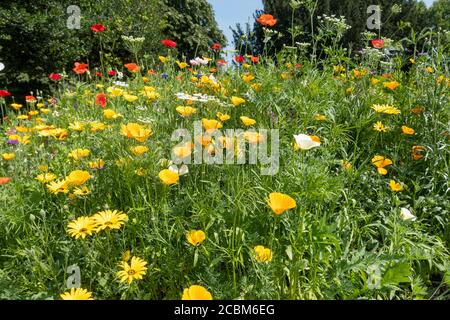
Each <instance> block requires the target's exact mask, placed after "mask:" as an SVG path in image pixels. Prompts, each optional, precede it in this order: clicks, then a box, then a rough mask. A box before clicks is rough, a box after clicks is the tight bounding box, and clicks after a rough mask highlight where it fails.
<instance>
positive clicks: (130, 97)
mask: <svg viewBox="0 0 450 320" xmlns="http://www.w3.org/2000/svg"><path fill="white" fill-rule="evenodd" d="M123 98H124V99H125V100H126V101H128V102H134V101H136V100H137V99H138V97H137V96H134V95H132V94H128V93H125V94H124V95H123Z"/></svg>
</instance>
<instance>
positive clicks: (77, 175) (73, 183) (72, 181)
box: [66, 170, 91, 187]
mask: <svg viewBox="0 0 450 320" xmlns="http://www.w3.org/2000/svg"><path fill="white" fill-rule="evenodd" d="M90 178H91V175H90V174H89V172H87V171H83V170H75V171H72V172H71V173H70V174H69V175H68V176H67V178H66V182H67V184H68V185H69V187H78V186H81V185H83V184H85V183H86V181H88V180H89V179H90Z"/></svg>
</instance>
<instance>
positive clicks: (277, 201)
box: [267, 192, 297, 215]
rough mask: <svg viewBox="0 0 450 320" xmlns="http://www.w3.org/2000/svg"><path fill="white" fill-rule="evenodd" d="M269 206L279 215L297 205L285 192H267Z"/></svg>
mask: <svg viewBox="0 0 450 320" xmlns="http://www.w3.org/2000/svg"><path fill="white" fill-rule="evenodd" d="M267 203H268V205H269V207H270V208H271V209H272V211H273V212H275V214H276V215H280V214H282V213H283V212H285V211H287V210H289V209H293V208H295V207H296V206H297V203H296V202H295V200H294V199H292V198H291V197H290V196H288V195H287V194H283V193H279V192H272V193H271V194H269V199H268V200H267Z"/></svg>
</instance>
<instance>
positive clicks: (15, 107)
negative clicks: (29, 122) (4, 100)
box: [11, 103, 22, 111]
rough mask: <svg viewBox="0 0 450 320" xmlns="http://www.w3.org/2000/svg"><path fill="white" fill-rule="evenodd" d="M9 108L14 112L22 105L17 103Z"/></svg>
mask: <svg viewBox="0 0 450 320" xmlns="http://www.w3.org/2000/svg"><path fill="white" fill-rule="evenodd" d="M11 108H13V109H14V110H16V111H17V110H19V109H20V108H22V105H21V104H19V103H11Z"/></svg>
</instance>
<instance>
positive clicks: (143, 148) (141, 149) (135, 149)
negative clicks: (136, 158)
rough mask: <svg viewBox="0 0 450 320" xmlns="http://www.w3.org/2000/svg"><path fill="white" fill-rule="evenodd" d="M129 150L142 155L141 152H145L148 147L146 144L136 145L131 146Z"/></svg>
mask: <svg viewBox="0 0 450 320" xmlns="http://www.w3.org/2000/svg"><path fill="white" fill-rule="evenodd" d="M130 150H131V152H133V153H134V154H135V155H142V154H144V153H146V152H147V151H148V150H149V149H148V147H146V146H136V147H131V148H130Z"/></svg>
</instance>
